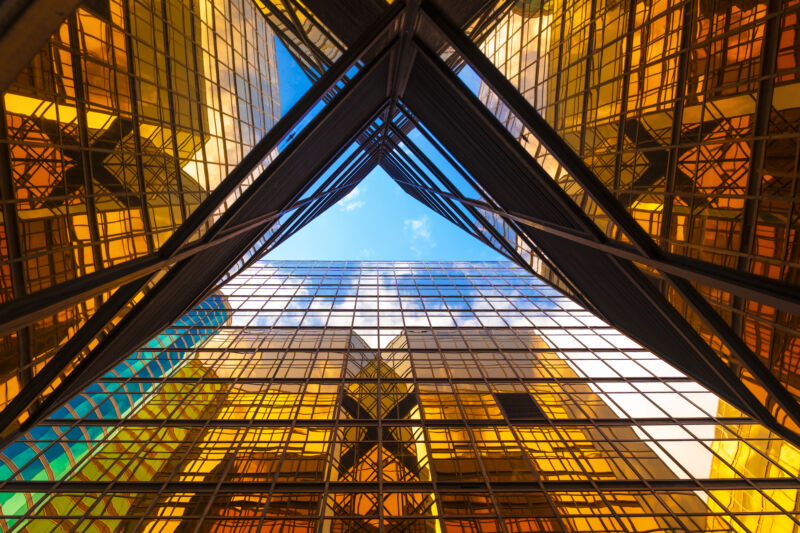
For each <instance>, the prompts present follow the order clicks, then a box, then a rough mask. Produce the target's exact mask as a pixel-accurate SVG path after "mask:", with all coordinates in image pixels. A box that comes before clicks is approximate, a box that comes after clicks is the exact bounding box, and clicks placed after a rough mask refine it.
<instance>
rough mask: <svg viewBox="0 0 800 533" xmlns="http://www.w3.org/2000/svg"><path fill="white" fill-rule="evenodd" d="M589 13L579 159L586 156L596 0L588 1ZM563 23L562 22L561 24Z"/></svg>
mask: <svg viewBox="0 0 800 533" xmlns="http://www.w3.org/2000/svg"><path fill="white" fill-rule="evenodd" d="M590 6H591V11H590V12H589V19H588V20H587V21H586V25H587V26H588V27H589V36H588V38H587V39H586V66H585V67H584V68H585V69H586V72H585V73H584V77H583V105H582V106H581V124H580V128H581V131H580V134H579V137H580V141H579V143H580V144H579V145H578V146H579V150H580V152H579V153H580V155H581V157H584V156H585V154H586V129H587V127H588V125H587V124H586V122H587V115H588V114H589V106H590V105H591V102H590V100H591V98H590V94H591V90H590V89H591V85H592V68H593V61H592V54H593V53H594V25H595V23H599V21H595V16H596V15H595V14H596V13H597V0H590ZM562 23H563V22H562Z"/></svg>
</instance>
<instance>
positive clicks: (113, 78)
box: [0, 0, 280, 407]
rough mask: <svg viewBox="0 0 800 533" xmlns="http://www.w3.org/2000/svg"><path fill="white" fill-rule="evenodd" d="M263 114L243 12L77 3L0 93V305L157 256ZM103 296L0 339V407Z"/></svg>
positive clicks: (179, 3) (124, 0) (266, 52)
mask: <svg viewBox="0 0 800 533" xmlns="http://www.w3.org/2000/svg"><path fill="white" fill-rule="evenodd" d="M279 102H280V99H279V95H278V84H277V65H276V60H275V49H274V36H273V34H272V32H271V30H270V29H269V27H268V25H267V24H266V22H265V20H264V18H263V17H262V16H261V15H260V12H259V11H258V9H257V6H255V5H254V4H253V3H252V2H251V1H250V0H225V1H222V2H211V1H207V0H93V1H87V2H84V3H83V5H82V7H80V8H79V9H78V10H77V11H76V12H75V13H73V14H72V15H71V16H69V17H68V18H67V19H66V20H65V21H64V22H63V23H62V24H61V27H60V28H59V29H58V31H57V32H56V33H55V34H54V35H52V36H51V38H50V39H49V42H48V43H47V44H46V45H45V46H44V47H43V48H42V49H41V51H40V52H39V53H38V54H37V56H36V57H35V58H34V60H33V61H32V62H31V63H30V64H29V65H28V66H27V68H25V70H24V71H23V72H22V73H21V74H20V75H19V76H18V77H17V79H16V80H15V81H14V83H13V84H12V85H11V86H10V87H9V88H8V89H7V90H6V91H5V92H4V93H3V94H2V96H1V97H0V107H2V109H0V121H2V124H0V174H2V175H1V176H0V179H1V180H2V181H3V185H4V187H3V189H2V194H3V197H2V204H3V213H2V215H3V217H2V224H1V225H0V303H4V302H8V301H11V300H13V299H18V298H21V297H24V296H26V295H31V294H35V293H36V292H38V291H40V290H42V289H46V288H49V287H53V286H55V285H58V284H60V283H64V282H67V281H69V280H75V279H78V278H81V277H83V276H85V275H87V274H90V273H93V272H98V271H101V270H104V269H108V268H110V267H113V266H116V265H120V264H122V263H125V262H128V261H131V260H133V259H137V258H141V257H143V256H145V255H147V254H153V253H155V252H158V251H159V250H160V248H161V246H162V245H163V244H164V242H165V241H166V240H167V238H168V237H170V235H172V234H173V232H174V231H175V230H176V229H177V228H178V227H180V226H181V224H182V223H183V222H184V221H185V220H186V219H187V217H188V216H189V215H190V214H191V213H192V212H193V211H194V210H195V209H196V208H197V206H198V205H199V204H200V203H201V202H202V201H203V200H204V199H206V198H207V197H208V195H209V194H210V193H211V192H212V191H213V190H214V189H215V188H216V187H217V185H218V184H219V183H220V182H221V180H222V179H223V178H225V176H227V175H228V173H229V172H230V171H231V170H232V169H233V168H234V167H235V165H236V164H238V163H239V161H240V160H241V159H242V158H243V157H244V155H245V154H246V153H248V152H249V150H250V149H251V148H252V147H253V146H254V145H255V144H256V143H257V142H258V141H259V140H260V139H261V138H262V137H263V136H264V135H265V133H266V132H267V131H269V129H270V128H271V126H272V125H273V123H274V122H275V121H276V120H277V119H278V118H279V117H280V104H279ZM114 290H115V289H111V290H110V291H108V292H106V293H104V294H101V295H98V296H96V297H92V298H89V299H86V300H85V301H83V302H79V303H77V304H75V305H71V306H65V308H64V309H61V310H60V311H58V312H57V313H55V314H53V315H52V316H50V317H48V318H44V319H39V320H37V321H36V322H34V323H31V324H29V325H28V326H26V327H24V328H21V329H19V330H17V331H14V332H12V333H8V334H6V335H5V336H3V337H2V338H0V361H2V363H1V367H0V407H5V406H6V405H7V404H8V402H9V401H10V400H11V399H13V398H14V397H15V396H16V394H17V393H18V391H19V390H20V388H21V387H22V386H24V385H25V384H26V383H28V382H29V381H30V379H31V378H32V377H33V376H35V375H36V374H37V373H38V372H39V371H40V369H41V368H42V367H43V365H44V364H45V363H46V362H47V361H48V360H49V359H50V358H51V357H52V356H53V354H54V353H55V351H56V350H57V349H58V348H59V346H61V345H62V344H63V343H64V342H65V341H66V340H67V339H69V338H70V336H72V335H74V334H75V332H76V331H77V329H78V328H79V327H80V326H81V325H82V324H83V323H85V321H86V320H87V319H88V318H89V317H91V316H92V314H93V313H94V312H95V311H96V310H97V309H98V308H99V307H100V305H101V304H102V303H103V302H105V301H106V300H107V298H108V297H109V296H110V294H112V293H113V292H114ZM140 298H141V294H140V295H139V296H138V297H137V298H135V299H140ZM116 321H118V318H117V320H116ZM110 322H114V320H112V321H110Z"/></svg>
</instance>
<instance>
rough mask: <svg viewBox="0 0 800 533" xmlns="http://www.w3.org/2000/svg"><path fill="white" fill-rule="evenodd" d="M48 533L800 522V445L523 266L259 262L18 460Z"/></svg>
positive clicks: (12, 455) (6, 455)
mask: <svg viewBox="0 0 800 533" xmlns="http://www.w3.org/2000/svg"><path fill="white" fill-rule="evenodd" d="M0 459H2V465H3V466H2V469H3V470H2V472H3V475H2V477H3V479H6V480H7V481H5V482H3V484H2V485H0V490H2V491H3V492H0V501H1V502H2V504H0V505H2V518H3V520H4V521H5V522H4V527H5V528H9V529H10V528H16V529H25V530H30V531H51V530H58V531H61V530H65V531H66V530H72V529H73V528H74V529H76V530H79V531H84V530H85V531H126V530H130V531H132V530H145V531H182V530H185V529H194V528H196V527H199V528H200V530H203V531H373V530H379V529H380V530H383V531H442V530H446V531H464V530H466V531H562V530H563V531H685V530H689V531H798V530H800V525H798V517H797V509H798V498H797V490H798V488H800V481H799V480H798V477H797V476H798V465H800V452H798V450H797V449H796V448H794V447H792V446H790V445H788V444H786V443H784V442H783V441H781V440H780V439H778V438H777V437H775V436H773V435H772V434H770V433H769V432H768V431H766V430H765V429H764V428H762V427H761V426H759V425H757V424H755V423H754V422H752V421H751V420H750V419H748V418H747V417H744V416H743V415H742V414H741V413H739V412H737V411H736V410H735V409H733V408H731V407H730V406H728V405H727V404H725V403H724V402H722V401H721V400H719V399H717V398H716V397H715V396H714V395H713V394H711V393H709V392H707V391H705V390H704V389H703V388H702V387H700V386H698V385H696V384H695V383H694V382H693V381H692V380H690V379H688V378H686V377H685V376H683V375H682V374H681V373H679V372H678V371H676V370H675V369H673V368H671V367H670V366H669V365H667V364H665V363H664V362H662V361H661V360H659V359H658V358H657V357H655V356H654V355H652V354H651V353H649V352H647V351H645V350H643V349H641V347H639V346H638V345H637V344H636V343H634V342H632V341H631V340H629V339H627V338H626V337H624V336H623V335H621V334H619V333H618V332H617V331H616V330H614V329H613V328H610V327H609V326H608V325H606V324H605V323H604V322H602V321H601V320H599V319H598V318H596V317H594V316H593V315H591V314H590V313H588V312H586V311H584V310H583V309H581V308H580V307H579V306H578V305H576V304H575V303H574V302H573V301H571V300H570V299H568V298H566V297H564V296H562V295H561V294H560V293H559V292H557V291H556V290H554V289H552V288H551V287H549V286H548V285H546V284H545V283H543V282H541V281H539V280H538V279H536V278H533V277H532V276H530V275H528V274H526V273H525V272H524V271H523V270H521V269H520V268H519V267H516V266H513V265H512V264H511V263H435V262H433V263H356V262H353V263H335V262H334V263H325V262H314V263H311V262H310V263H303V262H299V263H294V262H269V261H260V262H258V263H256V265H255V266H253V267H251V268H249V269H247V270H246V271H244V272H243V273H242V274H240V275H239V276H237V277H235V278H233V279H232V280H230V281H229V282H228V283H227V284H226V285H225V286H224V287H223V288H222V289H221V293H220V294H218V295H215V296H212V297H210V298H209V299H207V300H206V301H205V302H203V303H202V304H201V305H200V306H198V308H197V309H196V310H195V311H193V312H192V313H190V314H189V315H187V316H186V317H184V318H183V319H181V321H179V322H178V323H176V324H175V325H174V326H173V327H172V328H170V329H168V330H166V331H165V332H164V333H162V334H161V335H160V336H159V337H158V338H156V339H154V340H153V341H151V342H150V343H149V344H148V345H147V346H145V347H143V348H142V349H141V350H140V351H139V352H137V353H136V354H134V355H133V356H131V357H130V358H129V359H128V360H127V361H126V362H125V363H123V364H121V365H119V366H118V367H117V368H115V369H114V370H113V371H112V372H110V373H108V374H107V375H106V376H105V377H104V378H103V379H101V380H100V381H99V382H98V383H96V384H94V385H92V386H91V387H90V388H88V389H87V390H86V391H85V392H84V393H83V394H81V395H80V396H78V397H76V398H75V399H73V400H72V401H71V402H70V403H69V404H68V405H67V406H65V407H63V408H61V409H60V410H59V411H58V412H56V413H55V414H54V415H53V416H52V417H51V418H50V419H49V420H48V421H47V423H45V424H43V425H41V426H39V427H37V428H35V429H34V430H32V431H30V432H29V433H28V434H26V435H25V437H24V438H23V439H21V440H20V441H18V442H16V443H15V444H13V445H11V446H10V447H8V448H6V449H5V450H4V451H3V452H2V454H0Z"/></svg>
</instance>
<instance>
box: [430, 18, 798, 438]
mask: <svg viewBox="0 0 800 533" xmlns="http://www.w3.org/2000/svg"><path fill="white" fill-rule="evenodd" d="M423 12H424V13H425V15H426V16H428V18H429V19H430V21H431V23H433V24H435V25H436V26H438V27H439V29H440V30H441V31H442V33H443V34H444V35H445V37H446V38H447V40H448V41H449V42H450V44H451V45H452V46H453V48H454V49H455V50H456V51H457V53H459V54H461V55H462V56H463V57H464V58H465V60H466V61H467V62H468V63H469V64H470V65H471V66H472V68H473V69H474V70H475V72H476V73H477V74H478V75H479V76H480V77H481V78H482V79H483V81H484V82H485V83H486V84H487V85H488V86H489V87H490V88H491V89H492V90H493V91H494V92H495V94H496V95H497V96H498V97H499V98H500V99H501V100H502V101H503V102H504V103H505V104H506V105H507V106H508V107H509V108H510V109H511V110H512V111H513V112H514V113H515V115H516V116H517V118H518V119H519V120H520V121H521V122H522V123H523V124H524V125H525V126H526V127H527V128H528V129H529V130H530V131H531V132H533V133H534V134H535V135H536V137H537V139H538V140H539V141H540V142H541V143H542V145H543V146H544V147H545V148H546V149H547V150H548V152H549V153H550V155H552V156H553V157H554V158H555V159H556V160H557V161H558V162H559V163H560V164H561V165H562V166H563V167H564V168H565V169H566V170H567V171H568V172H569V173H570V175H571V176H572V177H573V178H574V179H575V181H576V182H577V183H578V184H580V185H581V187H583V189H584V191H586V193H587V194H589V196H591V197H592V199H593V200H594V201H595V202H596V203H597V205H598V206H599V207H600V208H601V209H602V210H603V211H604V212H605V213H606V215H607V216H608V217H609V218H610V219H611V220H612V221H613V222H614V223H615V224H616V225H617V226H618V227H619V228H620V229H621V230H622V231H623V232H624V233H625V235H626V236H627V237H628V238H629V239H630V241H631V242H632V243H633V244H634V246H636V248H637V249H638V250H639V251H640V252H641V253H642V254H643V255H645V256H646V257H648V258H650V259H657V258H659V257H660V256H661V254H662V252H661V250H660V249H659V247H658V246H657V245H656V244H655V242H653V240H652V239H651V238H650V236H649V235H648V234H647V233H646V232H645V231H644V230H643V229H642V227H641V226H640V225H639V224H638V222H636V221H635V220H634V219H633V217H632V216H631V215H630V213H628V212H627V211H626V210H625V209H624V207H622V205H620V204H619V202H618V201H617V200H616V198H614V196H613V195H612V194H611V193H610V192H609V191H608V189H607V188H606V187H605V186H604V185H603V184H602V182H601V181H600V180H599V179H598V178H597V176H595V174H594V173H593V172H592V170H591V169H590V168H589V167H588V166H587V165H586V163H585V162H584V161H583V160H582V159H581V157H580V156H579V155H578V154H576V153H575V152H574V151H573V150H572V148H571V147H570V146H569V145H568V144H567V143H566V142H565V141H564V140H563V139H562V138H561V137H560V136H559V135H558V133H556V131H555V130H554V129H553V128H552V127H551V126H550V124H548V123H547V121H545V120H544V119H543V118H542V116H541V115H540V114H539V113H538V112H537V111H536V110H535V109H534V108H533V107H532V106H531V105H530V104H529V103H528V101H527V100H525V98H524V97H523V96H522V95H521V94H520V93H519V92H518V91H517V90H516V89H515V88H514V86H513V85H511V83H510V82H509V81H508V80H507V79H506V78H505V77H504V76H503V75H502V73H500V71H498V70H497V68H495V66H494V65H493V64H492V63H491V61H489V59H488V58H486V56H484V55H483V54H482V53H481V51H480V50H478V48H477V47H476V46H475V45H474V44H473V43H472V42H471V41H469V39H467V38H466V36H465V35H464V34H463V33H462V32H461V31H460V30H459V29H458V28H455V27H453V26H452V24H450V23H449V21H447V19H446V18H445V17H443V16H442V14H441V13H440V12H439V11H438V10H437V9H436V8H435V7H434V6H432V5H431V4H430V3H425V4H423ZM587 229H588V228H587ZM594 232H595V233H596V234H598V238H599V236H600V235H602V234H599V232H598V231H597V229H596V228H594ZM708 268H709V269H711V270H714V269H716V268H717V267H716V265H709V266H708ZM739 274H740V273H739V272H737V275H739ZM665 277H666V279H667V280H668V281H669V282H670V283H671V284H672V286H673V287H674V288H675V290H676V291H677V292H678V294H679V295H680V296H681V297H682V298H683V299H684V300H685V301H686V303H687V304H688V305H689V306H690V307H692V309H693V310H694V311H695V313H697V314H698V315H699V316H700V318H701V319H702V320H703V322H704V323H705V324H706V326H707V327H708V328H709V329H710V331H711V332H713V333H714V334H715V335H716V336H717V337H719V338H720V340H721V341H722V342H723V343H724V344H725V345H726V346H727V347H728V349H729V350H730V352H731V354H732V355H733V357H734V358H735V359H736V360H737V361H738V363H739V364H741V365H742V366H743V367H744V368H746V369H747V370H748V372H750V374H751V375H753V377H754V378H755V379H756V381H757V382H758V383H759V385H760V386H761V387H763V388H764V389H765V390H766V392H767V393H768V395H769V396H771V399H772V400H774V401H775V402H776V403H777V404H778V405H779V406H780V407H781V409H783V411H784V412H785V413H786V414H787V416H789V417H790V418H791V419H792V420H793V421H794V423H795V424H797V425H800V405H798V403H797V400H796V398H795V397H794V396H793V395H792V394H790V393H789V392H788V390H787V389H786V388H784V387H783V385H782V384H781V383H780V381H779V380H778V379H777V378H776V377H775V375H774V374H772V373H771V372H770V370H769V369H768V368H767V367H766V366H765V365H764V364H763V362H762V361H761V360H760V359H759V358H758V357H757V356H756V355H755V354H754V353H753V352H752V351H751V350H750V349H749V348H748V347H747V345H746V344H745V343H744V341H743V340H742V338H741V337H739V336H738V335H736V334H735V333H734V332H733V330H732V329H731V328H730V326H729V325H728V324H727V323H725V322H724V320H722V318H720V316H719V314H717V312H716V311H715V310H714V309H713V308H712V306H711V304H709V303H708V301H707V300H706V299H705V298H703V296H701V295H700V293H699V292H698V291H697V289H695V288H694V286H692V285H691V283H689V281H687V280H685V279H683V278H681V277H678V276H676V275H673V274H666V275H665ZM765 283H768V282H766V281H765ZM755 293H756V294H759V295H761V296H762V297H766V296H767V295H765V294H763V293H762V291H758V290H756V291H755ZM796 294H797V293H796V291H792V297H793V298H794V296H795V295H796ZM754 399H755V397H754ZM773 416H774V415H770V417H771V418H772V417H773ZM764 422H765V423H768V422H767V421H764ZM774 423H776V420H774V419H773V420H772V422H770V423H769V425H774ZM781 427H783V426H781ZM792 435H794V437H796V438H800V436H798V435H797V434H794V433H793V432H792Z"/></svg>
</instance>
